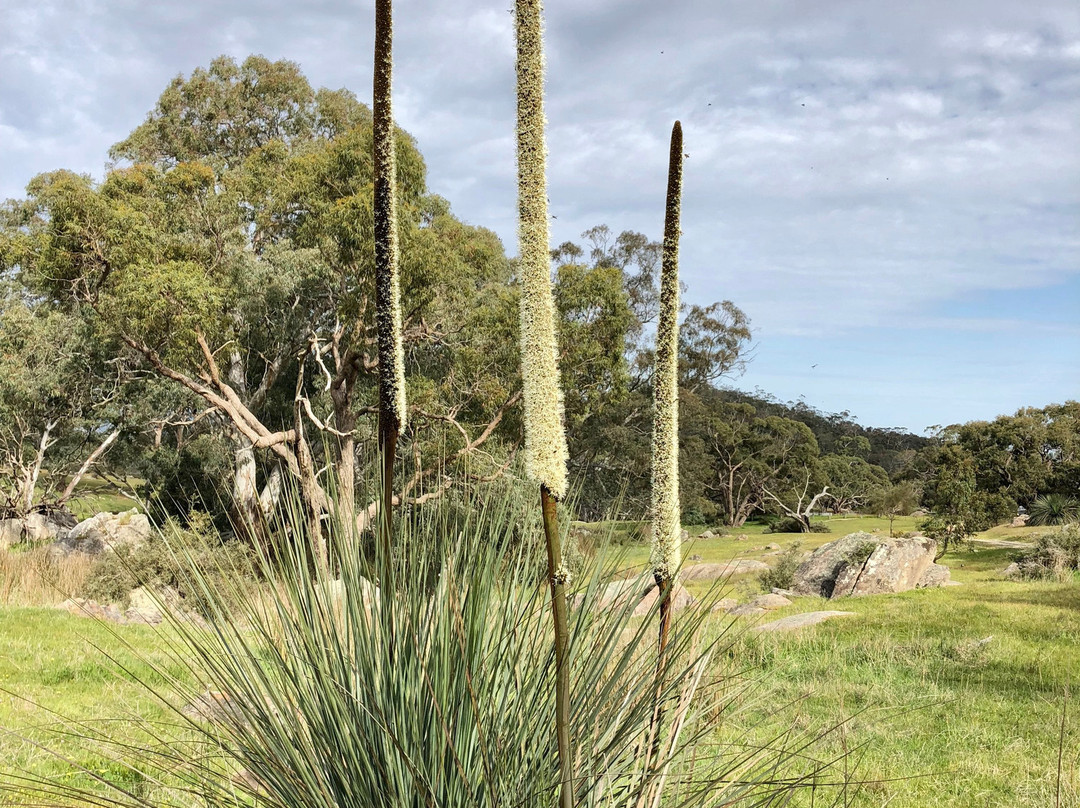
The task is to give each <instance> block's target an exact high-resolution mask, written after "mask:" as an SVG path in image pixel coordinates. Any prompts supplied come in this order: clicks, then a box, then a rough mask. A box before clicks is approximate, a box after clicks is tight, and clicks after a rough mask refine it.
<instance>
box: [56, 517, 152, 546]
mask: <svg viewBox="0 0 1080 808" xmlns="http://www.w3.org/2000/svg"><path fill="white" fill-rule="evenodd" d="M149 538H150V520H149V519H148V518H147V516H146V514H144V513H139V511H138V509H136V508H132V509H131V510H130V511H124V512H123V513H99V514H95V515H94V516H91V517H90V518H89V519H84V520H83V521H81V522H79V524H77V525H75V527H73V528H71V530H69V531H68V532H67V534H66V535H64V536H62V537H60V538H59V539H58V540H57V541H55V542H54V543H53V544H52V546H51V549H52V552H54V553H55V554H57V555H62V556H66V555H70V554H71V553H85V554H87V555H100V554H101V553H104V552H110V551H116V550H119V549H121V548H125V549H133V548H135V547H138V546H139V545H141V544H142V543H143V542H145V541H146V540H147V539H149Z"/></svg>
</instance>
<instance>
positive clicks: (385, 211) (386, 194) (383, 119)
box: [372, 0, 406, 546]
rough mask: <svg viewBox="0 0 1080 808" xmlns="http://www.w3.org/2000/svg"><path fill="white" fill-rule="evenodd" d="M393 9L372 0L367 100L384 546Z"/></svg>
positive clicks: (391, 399)
mask: <svg viewBox="0 0 1080 808" xmlns="http://www.w3.org/2000/svg"><path fill="white" fill-rule="evenodd" d="M393 39H394V33H393V11H392V2H391V0H376V2H375V78H374V88H373V96H372V112H373V129H374V132H373V141H374V144H373V152H374V154H373V160H372V164H373V165H372V167H373V174H374V185H375V189H374V191H375V200H374V225H375V320H376V330H377V332H378V343H379V450H380V453H381V455H382V463H383V467H382V506H381V525H382V528H381V529H382V533H383V536H384V545H386V546H388V545H389V532H390V522H391V518H392V517H391V510H392V507H393V498H394V459H395V454H396V451H397V440H398V435H399V434H400V432H401V430H402V428H404V426H405V422H406V402H405V354H404V349H403V347H402V341H401V283H400V280H399V277H398V237H397V199H396V196H397V179H396V176H395V174H396V171H397V161H396V158H395V154H394V115H393V109H392V106H391V84H392V78H393Z"/></svg>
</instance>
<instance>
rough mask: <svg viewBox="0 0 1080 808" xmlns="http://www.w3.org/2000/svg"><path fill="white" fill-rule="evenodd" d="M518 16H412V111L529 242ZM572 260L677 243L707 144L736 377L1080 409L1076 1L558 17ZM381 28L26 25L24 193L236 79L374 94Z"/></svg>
mask: <svg viewBox="0 0 1080 808" xmlns="http://www.w3.org/2000/svg"><path fill="white" fill-rule="evenodd" d="M510 5H511V0H500V2H480V1H479V0H457V1H456V2H446V1H445V0H443V2H439V1H438V0H415V1H414V2H409V1H408V0H399V2H398V3H397V5H396V29H397V30H396V42H395V51H396V52H395V61H396V69H395V98H396V100H395V104H396V110H395V111H396V114H397V117H398V121H399V123H400V124H401V125H402V126H403V127H404V128H406V129H407V130H409V131H410V132H411V133H412V134H413V135H415V136H416V138H417V139H418V141H419V144H420V148H421V151H422V152H423V154H424V155H425V158H426V159H427V163H428V169H429V185H430V187H431V189H432V190H433V191H435V192H437V193H440V194H442V195H443V196H445V197H447V198H448V199H449V200H450V201H451V203H452V204H453V207H454V210H455V212H456V213H457V214H458V215H459V216H460V217H461V218H463V219H465V220H467V221H469V222H471V223H473V224H479V225H484V226H487V227H491V228H492V229H494V230H495V231H496V232H498V233H499V234H500V236H501V237H502V238H503V241H504V243H505V244H506V247H507V249H508V251H509V252H510V253H515V252H516V249H517V248H516V241H515V235H514V157H513V120H514V114H513V90H514V87H513V40H512V30H511V14H510V13H508V9H509V8H510ZM546 15H547V29H548V36H547V53H548V67H549V75H548V117H549V132H548V138H549V148H550V153H551V157H550V167H549V173H550V196H551V200H552V213H553V214H554V216H556V217H557V218H556V219H554V220H553V222H552V243H553V244H557V243H560V242H562V241H565V240H577V239H578V238H579V236H580V234H581V232H582V231H584V230H585V229H587V228H589V227H591V226H593V225H596V224H601V223H604V224H607V225H609V226H610V227H611V228H612V229H613V230H615V231H616V232H618V231H620V230H624V229H631V230H637V231H640V232H643V233H646V234H648V235H650V236H653V237H659V235H660V232H661V228H662V220H663V193H664V183H665V172H666V160H667V138H668V134H669V132H670V127H671V124H672V122H673V121H674V120H676V119H680V120H681V121H682V122H683V127H684V130H685V139H686V151H687V152H688V154H689V155H690V157H689V159H688V161H687V164H686V190H685V198H684V205H683V217H684V218H683V233H684V236H683V249H682V270H683V277H684V280H685V282H686V284H687V286H688V293H687V297H688V299H689V300H691V301H693V302H699V303H707V302H711V301H713V300H719V299H724V298H727V299H731V300H733V301H734V302H735V303H736V304H737V305H739V306H740V307H742V308H743V309H744V310H745V311H746V312H747V314H748V315H749V316H750V318H751V320H752V322H753V327H754V330H755V341H756V349H755V357H754V360H753V362H752V363H751V365H750V368H749V370H748V371H747V373H746V374H745V375H744V376H742V377H741V378H739V379H736V380H734V381H733V384H734V385H735V386H738V387H741V388H743V389H747V390H753V389H755V388H760V389H762V390H764V391H766V392H768V393H771V394H773V395H775V396H777V397H778V398H780V399H782V400H794V399H798V398H803V399H805V401H806V402H807V403H809V404H812V405H814V406H817V407H820V408H822V409H825V410H829V411H840V410H849V411H850V412H851V413H853V414H854V415H856V416H857V417H858V418H859V420H860V421H862V422H863V423H865V424H868V425H873V426H903V427H907V428H910V429H913V430H915V431H921V430H922V429H923V428H924V427H926V426H928V425H931V424H948V423H955V422H960V421H965V420H970V419H974V418H992V417H994V416H996V415H998V414H1002V413H1007V412H1012V411H1015V410H1016V409H1017V408H1019V407H1021V406H1028V405H1033V406H1042V405H1044V404H1047V403H1050V402H1055V401H1063V400H1065V399H1069V398H1073V399H1075V398H1077V397H1078V396H1080V317H1078V316H1077V315H1078V312H1080V133H1078V131H1077V130H1078V122H1080V6H1077V4H1076V3H1075V2H1073V0H1062V1H1061V2H1058V1H1057V0H1030V1H1029V2H1023V3H1021V2H1016V0H978V2H975V1H974V0H950V2H948V3H942V2H940V0H935V1H934V2H926V0H913V2H908V3H903V4H896V3H886V2H883V0H878V1H877V2H841V1H840V0H818V2H814V3H809V2H805V0H784V1H783V2H779V1H778V2H770V1H769V0H760V2H747V1H746V0H744V1H743V2H737V3H736V2H730V0H725V1H721V0H667V2H665V3H657V2H655V0H620V1H619V2H616V1H615V0H550V2H549V3H548V6H547V9H546ZM373 17H374V12H373V4H372V3H371V2H355V3H345V2H338V0H306V2H295V1H294V2H287V3H286V2H280V0H258V2H256V1H255V0H213V2H211V1H210V0H189V1H188V2H184V3H179V2H155V3H144V2H139V0H115V1H114V2H105V0H98V1H97V2H94V0H61V1H60V2H57V1H56V0H38V1H37V2H29V0H0V20H2V21H3V23H4V30H5V35H4V37H3V41H2V43H0V76H2V79H0V197H2V198H7V197H15V196H20V195H21V194H22V192H23V189H24V187H25V185H26V183H27V181H28V180H29V179H30V178H31V177H32V176H33V175H34V174H36V173H38V172H40V171H46V170H51V169H55V168H60V167H63V168H70V169H74V170H77V171H82V172H88V173H91V174H93V175H94V176H96V177H100V176H101V175H102V173H103V169H104V163H105V160H106V151H107V149H108V147H109V146H110V145H111V144H112V143H114V142H116V141H118V140H120V139H121V138H123V137H124V136H125V135H126V134H127V133H128V132H129V131H130V130H131V129H133V128H134V127H135V126H136V125H138V124H139V123H140V122H141V121H142V119H143V118H144V117H145V115H146V113H147V112H148V111H149V110H150V109H151V108H152V107H153V105H154V102H155V101H156V99H157V97H158V95H159V94H160V92H161V91H162V90H163V89H164V87H165V85H166V84H167V82H168V81H169V80H170V79H171V78H172V77H173V76H175V75H177V74H178V73H185V74H186V73H189V72H190V71H191V70H192V69H193V68H195V67H198V66H205V65H207V64H208V63H209V61H210V60H211V59H212V58H213V57H214V56H216V55H219V54H222V53H226V54H231V55H233V56H235V57H237V58H238V59H242V58H243V57H244V56H246V55H247V54H250V53H261V54H263V55H265V56H267V57H270V58H274V59H278V58H286V59H291V60H294V61H296V62H299V63H300V65H301V67H302V68H303V70H304V72H305V73H306V74H307V76H308V77H309V79H310V80H311V82H312V83H313V84H314V85H316V86H327V87H331V88H338V87H348V88H349V89H351V90H353V91H354V92H356V94H357V95H358V96H359V97H360V98H361V99H362V100H364V101H370V95H371V51H372V25H373Z"/></svg>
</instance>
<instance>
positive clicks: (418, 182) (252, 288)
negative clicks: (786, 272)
mask: <svg viewBox="0 0 1080 808" xmlns="http://www.w3.org/2000/svg"><path fill="white" fill-rule="evenodd" d="M394 138H395V152H396V170H395V177H396V181H397V188H398V202H399V216H398V225H397V234H398V238H399V240H400V243H401V256H402V257H401V285H402V289H403V293H404V295H405V296H406V298H407V299H408V300H409V305H408V307H407V308H406V309H405V310H403V311H402V334H403V342H404V352H405V357H406V360H407V366H408V367H409V368H410V373H411V378H410V379H409V380H408V381H407V384H408V385H409V386H410V387H415V388H416V389H417V391H418V395H417V396H416V398H415V405H414V406H415V416H416V417H415V418H414V419H413V421H414V426H413V428H412V430H410V432H411V434H410V435H409V442H408V446H407V450H406V455H407V456H408V457H409V458H410V460H411V461H412V463H411V468H409V469H407V470H403V472H402V474H401V475H400V476H399V478H398V480H397V483H396V491H395V494H394V498H395V501H418V500H421V499H423V498H430V497H432V496H436V495H438V493H439V492H441V491H443V490H445V489H446V487H447V485H448V484H449V483H448V482H447V480H448V479H449V480H452V479H453V477H454V474H453V472H454V469H455V468H456V467H458V466H460V465H462V464H463V463H465V462H466V461H467V462H468V464H469V466H470V473H474V474H482V473H493V472H494V471H497V470H498V469H500V468H502V466H503V464H504V461H505V456H506V454H507V451H508V450H507V451H503V450H501V449H496V450H495V451H490V452H485V453H481V452H479V451H478V449H479V448H480V447H481V446H484V448H485V449H489V450H490V449H493V448H495V444H496V443H498V442H499V439H498V437H497V435H498V432H499V429H498V428H499V426H500V424H501V423H502V422H503V421H504V419H506V417H507V415H508V412H509V411H510V410H511V409H512V408H513V406H514V404H515V403H516V401H517V390H518V389H519V382H518V371H517V368H516V363H515V362H514V357H513V352H512V349H511V348H510V347H509V346H508V345H507V339H506V336H505V334H504V335H503V337H502V339H501V340H500V339H491V338H490V337H487V338H481V339H477V342H478V343H485V342H486V344H487V347H488V348H489V349H490V352H489V353H488V354H487V355H486V356H485V357H484V358H483V361H478V360H477V357H476V356H475V354H468V353H466V354H465V355H462V356H457V355H455V349H456V348H457V346H459V345H460V344H462V343H469V342H471V341H472V338H473V337H474V336H475V335H476V332H477V331H478V330H483V329H486V328H488V327H490V325H491V324H492V323H496V322H498V323H502V322H506V321H508V320H510V319H511V315H509V314H508V313H507V312H508V311H513V308H514V303H515V301H514V299H513V295H512V293H508V292H507V289H508V287H509V281H510V278H511V267H510V264H509V262H508V261H507V259H506V257H505V255H504V253H503V250H502V246H501V245H500V244H499V242H498V239H497V238H496V237H495V236H494V235H493V234H492V233H490V232H489V231H485V230H483V229H480V228H473V227H469V226H467V225H464V224H462V223H461V222H459V221H457V220H456V219H455V218H454V217H453V216H452V214H451V213H450V211H449V206H448V204H447V203H446V202H445V201H444V200H441V199H439V198H438V197H433V196H431V195H429V194H428V193H427V192H426V188H425V169H424V163H423V159H422V158H421V156H420V154H419V151H418V150H417V148H416V145H415V143H414V142H413V140H412V138H411V137H409V136H408V135H407V134H405V133H404V132H401V131H400V130H395V131H394ZM372 153H373V131H372V116H371V113H370V111H369V110H368V108H367V107H365V106H363V105H362V104H360V103H359V102H358V101H357V100H356V99H355V98H354V97H353V96H352V94H351V93H349V92H348V91H345V90H337V91H330V90H317V91H316V90H314V89H312V88H311V86H310V85H309V84H308V82H307V80H306V79H305V78H304V77H303V75H302V74H301V73H300V71H299V69H298V68H297V67H296V65H294V64H292V63H289V62H270V61H268V60H265V59H263V58H261V57H251V58H249V59H247V60H246V61H245V62H244V63H243V64H242V65H238V64H236V63H235V62H234V61H232V60H231V59H228V58H225V57H222V58H219V59H216V60H215V61H214V62H213V63H212V64H211V65H210V67H209V69H199V70H196V71H195V72H194V73H193V74H192V75H191V76H190V77H189V78H187V79H185V78H183V77H178V78H177V79H175V80H174V81H173V82H172V83H171V84H170V85H169V87H168V88H167V89H166V91H165V92H164V93H163V94H162V96H161V98H160V99H159V101H158V104H157V106H156V107H155V109H154V110H153V111H152V112H151V113H150V115H149V116H148V118H147V120H146V121H145V122H144V123H143V124H142V125H140V126H139V127H138V128H136V129H135V130H134V132H132V134H131V135H130V136H129V137H128V138H127V139H125V140H124V141H122V142H121V143H118V144H117V145H116V146H115V147H114V148H113V149H112V151H111V156H112V157H113V158H114V160H116V161H117V162H116V165H114V167H113V168H112V169H111V170H110V171H109V172H108V174H107V175H106V177H105V179H104V181H102V182H100V183H96V182H94V181H92V180H91V179H89V178H87V177H82V176H78V175H75V174H72V173H70V172H63V171H60V172H52V173H49V174H44V175H41V176H39V177H37V178H35V180H34V181H32V182H31V184H30V186H29V187H28V196H27V198H26V199H25V200H22V201H21V202H19V203H16V204H15V205H14V206H13V208H12V212H11V216H10V217H9V221H8V222H7V224H6V226H5V228H4V244H5V249H4V252H3V268H5V269H7V270H8V271H9V272H12V273H14V274H15V275H17V276H18V278H19V281H20V283H21V284H22V285H23V286H24V287H25V288H27V289H28V290H29V291H30V293H32V294H35V295H38V296H40V297H42V298H43V299H46V300H48V301H49V302H50V304H51V305H53V306H54V307H55V308H56V309H57V310H62V311H65V312H67V313H69V314H71V315H72V316H76V317H78V318H79V319H80V320H81V322H83V323H85V325H86V327H87V328H88V329H90V331H91V333H92V334H93V336H94V339H95V340H96V341H98V342H99V343H100V344H102V345H107V346H111V349H112V350H113V351H114V352H115V356H117V357H121V356H122V357H124V358H125V360H131V359H132V358H134V359H135V360H137V361H138V362H139V363H141V365H142V366H143V367H145V368H146V369H148V370H150V371H152V372H153V373H155V374H157V375H158V376H160V377H161V378H163V379H167V380H169V381H170V382H171V383H173V384H174V385H176V386H178V387H180V388H183V389H184V390H186V391H187V392H188V393H190V394H192V395H194V396H196V397H197V398H198V399H199V400H200V401H201V403H202V406H203V407H204V408H205V409H207V410H210V411H211V412H212V413H213V414H214V416H215V419H216V421H217V422H218V423H219V424H221V425H223V427H224V428H225V431H226V434H227V435H228V436H229V438H230V440H231V441H232V443H233V466H234V484H233V497H234V502H235V505H236V507H237V509H238V510H239V511H240V514H241V515H242V516H243V518H244V521H248V522H252V523H258V521H259V520H260V518H261V516H262V514H263V513H264V509H265V506H268V505H269V504H270V501H271V500H272V496H270V497H266V496H263V497H262V498H260V492H259V490H258V487H257V485H256V483H257V482H258V479H259V478H258V469H257V464H256V458H257V457H258V456H262V457H263V459H264V460H265V461H266V463H265V465H266V466H267V467H268V468H269V469H270V470H271V471H270V473H269V474H267V475H266V476H264V478H263V480H262V482H263V483H264V484H265V483H270V482H272V481H273V478H274V470H275V469H279V470H282V471H284V473H288V474H291V475H292V476H294V477H295V478H296V479H297V480H298V481H299V483H300V485H301V487H302V488H303V489H304V491H305V499H306V500H307V501H308V503H309V505H310V506H311V508H312V509H313V512H314V511H322V510H324V509H325V507H326V500H325V495H324V491H323V488H324V484H323V481H322V478H321V475H320V470H319V469H320V467H322V466H326V465H328V464H329V465H331V466H332V467H334V468H335V470H336V471H337V478H338V479H339V480H340V481H341V484H342V485H343V486H344V489H345V490H342V492H341V493H342V497H341V499H343V500H345V501H348V502H352V500H353V496H354V495H353V492H352V491H351V490H348V489H349V488H350V487H351V485H352V481H353V480H354V479H355V477H356V468H355V465H356V462H357V459H358V458H359V459H360V460H361V461H362V462H364V463H374V462H376V456H377V452H376V451H375V444H376V443H377V438H376V424H375V422H374V419H373V418H372V417H371V416H373V415H374V414H375V412H376V401H377V392H376V379H377V376H378V373H379V368H380V358H379V355H378V351H377V332H376V326H375V316H374V310H375V285H374V249H373V243H374V212H373V166H372ZM466 288H467V289H469V290H471V294H472V298H471V300H470V305H469V306H466V307H461V306H459V305H457V304H458V303H459V302H460V295H461V293H462V290H463V289H466ZM455 296H457V297H455ZM198 414H199V413H187V414H185V415H184V416H183V417H181V418H180V420H194V418H195V417H196V416H198ZM433 451H437V452H438V454H439V458H438V459H435V458H433V457H432V456H431V455H432V452H433ZM261 493H262V494H264V495H265V494H267V493H268V490H267V488H266V487H264V490H263V491H262V492H261ZM270 493H272V492H270ZM375 510H376V508H375V503H374V502H373V503H371V504H370V505H368V506H367V507H365V508H361V509H360V510H359V512H358V515H357V519H358V520H359V521H360V522H362V523H366V522H367V521H370V519H371V517H372V516H373V515H374V513H375Z"/></svg>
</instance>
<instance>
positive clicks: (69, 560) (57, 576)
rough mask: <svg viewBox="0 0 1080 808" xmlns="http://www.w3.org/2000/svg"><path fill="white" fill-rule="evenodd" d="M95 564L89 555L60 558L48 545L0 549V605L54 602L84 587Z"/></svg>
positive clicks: (53, 603)
mask: <svg viewBox="0 0 1080 808" xmlns="http://www.w3.org/2000/svg"><path fill="white" fill-rule="evenodd" d="M92 566H93V560H92V559H91V558H90V557H89V556H85V555H82V554H81V553H73V554H71V555H70V556H68V557H66V558H59V557H55V556H52V555H50V553H49V551H48V548H45V547H35V548H29V549H20V548H16V549H14V550H12V551H7V552H5V551H0V605H4V606H13V605H19V606H54V605H56V604H58V603H61V602H63V601H64V600H66V599H67V598H70V597H72V596H73V595H76V594H78V593H79V592H80V591H81V590H82V587H83V584H84V583H85V581H86V579H87V577H88V575H89V574H90V568H91V567H92Z"/></svg>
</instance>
